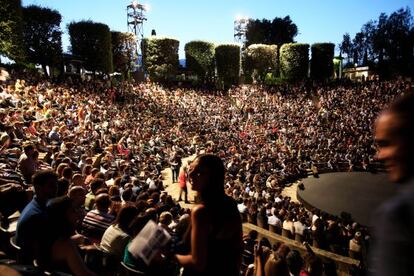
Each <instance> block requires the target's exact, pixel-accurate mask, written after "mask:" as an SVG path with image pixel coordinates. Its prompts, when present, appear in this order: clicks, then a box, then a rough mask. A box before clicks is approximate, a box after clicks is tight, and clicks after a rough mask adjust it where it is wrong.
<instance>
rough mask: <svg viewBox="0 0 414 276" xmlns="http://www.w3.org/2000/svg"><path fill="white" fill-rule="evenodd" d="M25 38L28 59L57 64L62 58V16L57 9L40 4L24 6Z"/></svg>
mask: <svg viewBox="0 0 414 276" xmlns="http://www.w3.org/2000/svg"><path fill="white" fill-rule="evenodd" d="M23 19H24V20H23V38H24V45H25V48H26V53H27V60H28V61H29V62H31V63H35V64H40V65H42V68H43V70H44V72H45V74H47V71H46V66H47V65H49V66H55V65H58V64H59V63H60V62H61V58H62V31H61V29H60V22H61V20H62V16H61V15H60V13H59V12H58V11H56V10H51V9H48V8H42V7H38V6H28V7H25V8H23Z"/></svg>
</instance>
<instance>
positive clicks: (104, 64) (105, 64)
mask: <svg viewBox="0 0 414 276" xmlns="http://www.w3.org/2000/svg"><path fill="white" fill-rule="evenodd" d="M68 29H69V35H70V43H71V45H72V54H74V55H76V56H80V57H81V58H82V59H83V60H84V61H85V63H84V66H85V68H86V69H87V70H91V71H94V72H97V71H98V72H99V71H100V72H103V73H111V72H112V71H113V64H112V50H111V32H110V31H109V27H108V26H107V25H105V24H102V23H95V22H92V21H80V22H72V23H70V24H69V25H68Z"/></svg>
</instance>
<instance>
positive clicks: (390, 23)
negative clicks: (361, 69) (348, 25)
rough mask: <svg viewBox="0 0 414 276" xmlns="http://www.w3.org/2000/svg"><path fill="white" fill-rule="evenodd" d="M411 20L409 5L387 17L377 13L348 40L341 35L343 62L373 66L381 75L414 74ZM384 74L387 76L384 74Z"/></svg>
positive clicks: (413, 25)
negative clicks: (345, 56) (373, 18)
mask: <svg viewBox="0 0 414 276" xmlns="http://www.w3.org/2000/svg"><path fill="white" fill-rule="evenodd" d="M413 32H414V21H413V17H412V15H411V10H410V9H409V8H405V9H399V10H397V11H395V12H393V13H392V14H390V15H389V16H388V15H387V14H385V13H381V14H380V15H379V17H378V20H376V21H368V22H367V23H366V24H364V25H363V26H362V28H361V31H360V32H357V33H356V34H355V37H354V38H353V39H352V42H351V39H350V37H349V35H348V34H346V36H345V35H344V40H343V42H342V43H341V48H340V49H341V51H342V52H343V53H346V54H347V62H345V64H346V65H348V64H350V63H351V61H352V63H351V64H352V65H353V64H358V65H369V64H371V65H374V67H376V68H377V71H378V72H377V73H379V74H380V75H381V76H382V77H391V76H392V75H409V76H413V75H414V53H413V50H412V49H413V48H414V39H413V35H412V34H413ZM387 75H388V76H387Z"/></svg>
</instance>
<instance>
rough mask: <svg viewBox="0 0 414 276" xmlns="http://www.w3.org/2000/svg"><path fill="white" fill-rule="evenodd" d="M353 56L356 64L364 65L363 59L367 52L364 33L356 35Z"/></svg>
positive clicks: (353, 43) (353, 41) (353, 42)
mask: <svg viewBox="0 0 414 276" xmlns="http://www.w3.org/2000/svg"><path fill="white" fill-rule="evenodd" d="M352 45H353V47H352V55H353V61H354V63H355V64H358V65H362V61H363V57H364V54H365V51H366V47H365V37H364V34H363V33H362V32H358V33H356V34H355V38H354V39H353V40H352Z"/></svg>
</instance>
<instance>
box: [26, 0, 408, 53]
mask: <svg viewBox="0 0 414 276" xmlns="http://www.w3.org/2000/svg"><path fill="white" fill-rule="evenodd" d="M130 2H131V1H127V0H100V1H98V0H22V4H23V6H27V5H30V4H36V5H40V6H44V7H48V8H53V9H56V10H58V11H59V12H60V13H61V15H62V17H63V22H62V25H61V27H62V30H63V31H64V32H65V34H64V36H63V46H64V51H67V47H68V46H69V39H68V36H67V34H66V33H67V29H66V25H67V24H68V23H70V22H71V21H79V20H83V19H91V20H93V21H96V22H101V23H105V24H107V25H108V26H109V27H110V29H111V30H116V31H127V24H126V6H127V5H128V4H129V3H130ZM139 2H140V3H143V4H149V6H150V10H149V11H148V12H147V13H146V15H147V18H148V21H146V22H145V24H144V34H145V36H149V35H150V34H151V30H152V29H155V30H156V31H157V35H159V36H168V37H174V38H176V39H178V40H180V58H184V45H185V43H186V42H188V41H191V40H195V39H202V40H208V41H211V42H215V43H224V42H233V21H234V19H235V17H236V16H237V15H243V16H248V17H250V18H260V19H262V18H267V19H273V18H274V17H284V16H286V15H290V17H291V19H292V21H293V22H294V23H295V24H296V25H297V26H298V29H299V34H298V36H297V37H296V41H298V42H303V43H310V44H312V43H314V42H333V43H335V44H336V45H337V44H338V43H339V42H340V41H341V40H342V35H343V34H344V33H345V32H349V33H350V34H351V36H352V37H353V36H354V34H355V33H356V32H358V31H359V30H360V28H361V27H362V25H363V24H364V23H366V22H367V21H369V20H371V19H373V20H376V19H377V18H378V16H379V14H380V13H381V12H385V13H387V14H390V13H391V12H393V11H395V10H397V9H399V8H402V7H404V8H405V7H409V8H410V9H411V12H412V13H413V14H414V1H413V0H346V1H340V0H283V1H282V0H244V1H242V0H221V1H220V0H209V1H200V0H192V1H191V0H177V1H170V0H142V2H141V1H139Z"/></svg>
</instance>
